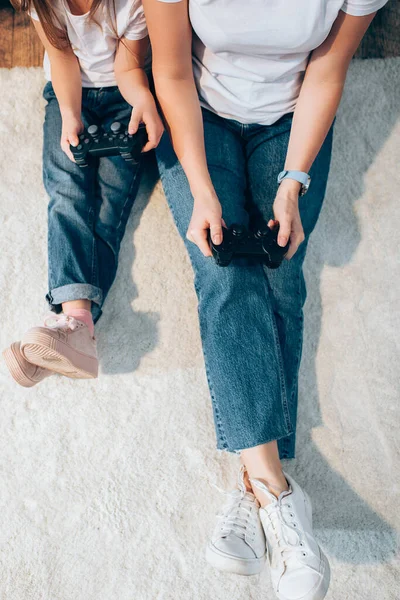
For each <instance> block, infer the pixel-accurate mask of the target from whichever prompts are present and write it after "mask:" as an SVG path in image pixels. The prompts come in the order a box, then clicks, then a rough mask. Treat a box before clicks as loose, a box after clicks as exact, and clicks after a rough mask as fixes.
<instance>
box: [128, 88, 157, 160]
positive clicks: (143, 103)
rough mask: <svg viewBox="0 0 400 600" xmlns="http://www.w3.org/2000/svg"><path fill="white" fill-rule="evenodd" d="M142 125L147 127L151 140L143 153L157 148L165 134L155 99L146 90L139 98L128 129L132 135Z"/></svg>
mask: <svg viewBox="0 0 400 600" xmlns="http://www.w3.org/2000/svg"><path fill="white" fill-rule="evenodd" d="M140 123H144V124H145V125H146V131H147V136H148V138H149V141H148V142H147V144H146V145H145V146H144V148H143V150H142V152H148V151H149V150H152V149H153V148H157V146H158V143H159V141H160V139H161V136H162V134H163V132H164V126H163V124H162V122H161V119H160V116H159V114H158V111H157V107H156V103H155V101H154V98H153V96H152V94H151V92H150V91H149V90H146V91H145V92H143V94H142V95H141V96H139V97H138V98H137V100H136V103H135V106H134V107H133V109H132V116H131V120H130V122H129V127H128V131H129V133H130V134H131V135H133V134H134V133H136V132H137V130H138V127H139V125H140Z"/></svg>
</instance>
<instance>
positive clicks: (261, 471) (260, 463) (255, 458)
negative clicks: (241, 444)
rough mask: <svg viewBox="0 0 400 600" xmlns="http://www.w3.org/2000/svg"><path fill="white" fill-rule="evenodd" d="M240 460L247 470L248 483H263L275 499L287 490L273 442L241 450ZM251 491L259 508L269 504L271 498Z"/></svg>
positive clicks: (260, 492) (257, 491) (253, 487)
mask: <svg viewBox="0 0 400 600" xmlns="http://www.w3.org/2000/svg"><path fill="white" fill-rule="evenodd" d="M241 460H242V462H243V464H244V465H245V467H246V469H247V475H248V481H249V482H250V480H251V479H258V480H259V481H261V482H262V483H264V485H265V486H266V487H267V488H268V490H269V492H270V493H271V494H272V495H273V496H275V497H276V498H277V497H278V496H279V495H280V494H281V493H282V492H284V491H286V490H288V489H289V486H288V482H287V481H286V477H285V475H284V474H283V471H282V465H281V462H280V459H279V452H278V445H277V443H276V442H275V441H273V442H269V443H267V444H262V445H260V446H256V447H254V448H248V449H246V450H243V451H242V454H241ZM250 483H251V482H250ZM252 491H253V493H254V495H255V496H256V498H257V500H258V501H259V502H260V504H261V506H265V505H267V504H269V503H270V502H271V497H270V496H268V495H267V494H266V493H265V492H263V491H262V490H259V489H258V488H256V487H255V486H252Z"/></svg>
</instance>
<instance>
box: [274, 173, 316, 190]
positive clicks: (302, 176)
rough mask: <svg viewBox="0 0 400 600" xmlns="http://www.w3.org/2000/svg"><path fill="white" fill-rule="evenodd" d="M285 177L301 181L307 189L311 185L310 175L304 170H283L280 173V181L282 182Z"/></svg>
mask: <svg viewBox="0 0 400 600" xmlns="http://www.w3.org/2000/svg"><path fill="white" fill-rule="evenodd" d="M284 179H294V180H295V181H298V182H299V183H301V184H302V185H303V186H304V187H305V188H306V189H307V188H308V186H309V185H310V176H309V174H308V173H304V172H303V171H281V172H280V173H279V175H278V183H281V182H282V181H283V180H284Z"/></svg>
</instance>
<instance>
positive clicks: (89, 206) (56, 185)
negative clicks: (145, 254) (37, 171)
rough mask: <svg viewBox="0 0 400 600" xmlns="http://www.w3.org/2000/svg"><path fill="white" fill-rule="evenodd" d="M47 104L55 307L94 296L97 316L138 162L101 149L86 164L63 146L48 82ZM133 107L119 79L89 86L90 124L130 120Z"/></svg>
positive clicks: (85, 98)
mask: <svg viewBox="0 0 400 600" xmlns="http://www.w3.org/2000/svg"><path fill="white" fill-rule="evenodd" d="M43 96H44V98H45V100H47V105H46V116H45V122H44V127H43V129H44V140H43V180H44V185H45V188H46V191H47V193H48V195H49V197H50V202H49V208H48V255H49V292H48V294H47V296H46V298H47V301H48V302H49V305H50V308H51V309H52V310H54V311H55V312H60V311H61V303H63V302H67V301H69V300H78V299H86V300H91V301H92V313H93V318H94V320H95V321H96V320H97V319H98V318H99V317H100V315H101V307H102V305H103V302H104V300H105V297H106V295H107V293H108V291H109V289H110V287H111V285H112V283H113V281H114V278H115V275H116V272H117V266H118V253H119V248H120V244H121V240H122V237H123V235H124V232H125V226H126V222H127V220H128V217H129V214H130V212H131V208H132V205H133V202H134V199H135V197H136V193H137V190H138V187H139V181H140V175H141V166H140V165H139V166H132V165H131V164H130V163H127V162H125V161H124V159H123V158H121V157H120V156H116V157H111V156H109V157H104V158H100V159H98V160H97V161H96V162H93V164H91V166H89V167H86V168H85V169H81V168H80V167H78V166H77V165H76V164H75V163H73V162H72V161H71V160H70V159H69V158H68V157H67V156H66V155H65V154H64V152H63V151H62V150H61V147H60V137H61V125H62V121H61V114H60V108H59V105H58V101H57V98H56V96H55V94H54V91H53V87H52V85H51V83H50V82H49V83H47V84H46V87H45V89H44V92H43ZM131 111H132V107H131V106H130V105H129V104H128V103H127V102H126V101H125V100H124V99H123V97H122V96H121V94H120V92H119V90H118V88H117V87H108V88H96V89H91V88H90V89H89V88H84V89H83V91H82V121H83V123H84V125H85V127H87V126H88V125H91V124H93V123H101V124H102V125H103V127H104V128H105V129H106V130H107V129H109V127H110V125H111V123H112V122H113V121H124V122H126V123H127V122H129V119H130V116H131Z"/></svg>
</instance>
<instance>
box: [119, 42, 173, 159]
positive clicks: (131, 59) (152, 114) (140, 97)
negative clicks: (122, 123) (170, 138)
mask: <svg viewBox="0 0 400 600" xmlns="http://www.w3.org/2000/svg"><path fill="white" fill-rule="evenodd" d="M148 48H149V38H148V37H145V38H143V39H141V40H128V39H126V38H123V39H122V40H121V41H120V42H119V44H118V48H117V52H116V55H115V61H114V73H115V79H116V82H117V85H118V88H119V91H120V92H121V94H122V95H123V97H124V98H125V100H126V101H127V102H128V103H129V104H130V105H131V106H132V107H133V110H132V117H131V120H130V123H129V133H131V134H134V133H136V131H137V129H138V127H139V124H140V123H141V122H143V123H144V124H145V125H146V130H147V135H148V138H149V141H148V142H147V144H146V145H145V147H144V148H143V152H147V151H148V150H151V149H152V148H155V147H156V146H157V145H158V142H159V141H160V138H161V136H162V133H163V131H164V127H163V125H162V123H161V119H160V117H159V115H158V112H157V107H156V103H155V101H154V98H153V95H152V93H151V92H150V90H149V82H148V80H147V76H146V73H145V72H144V69H143V67H144V62H145V59H146V54H147V51H148Z"/></svg>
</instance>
